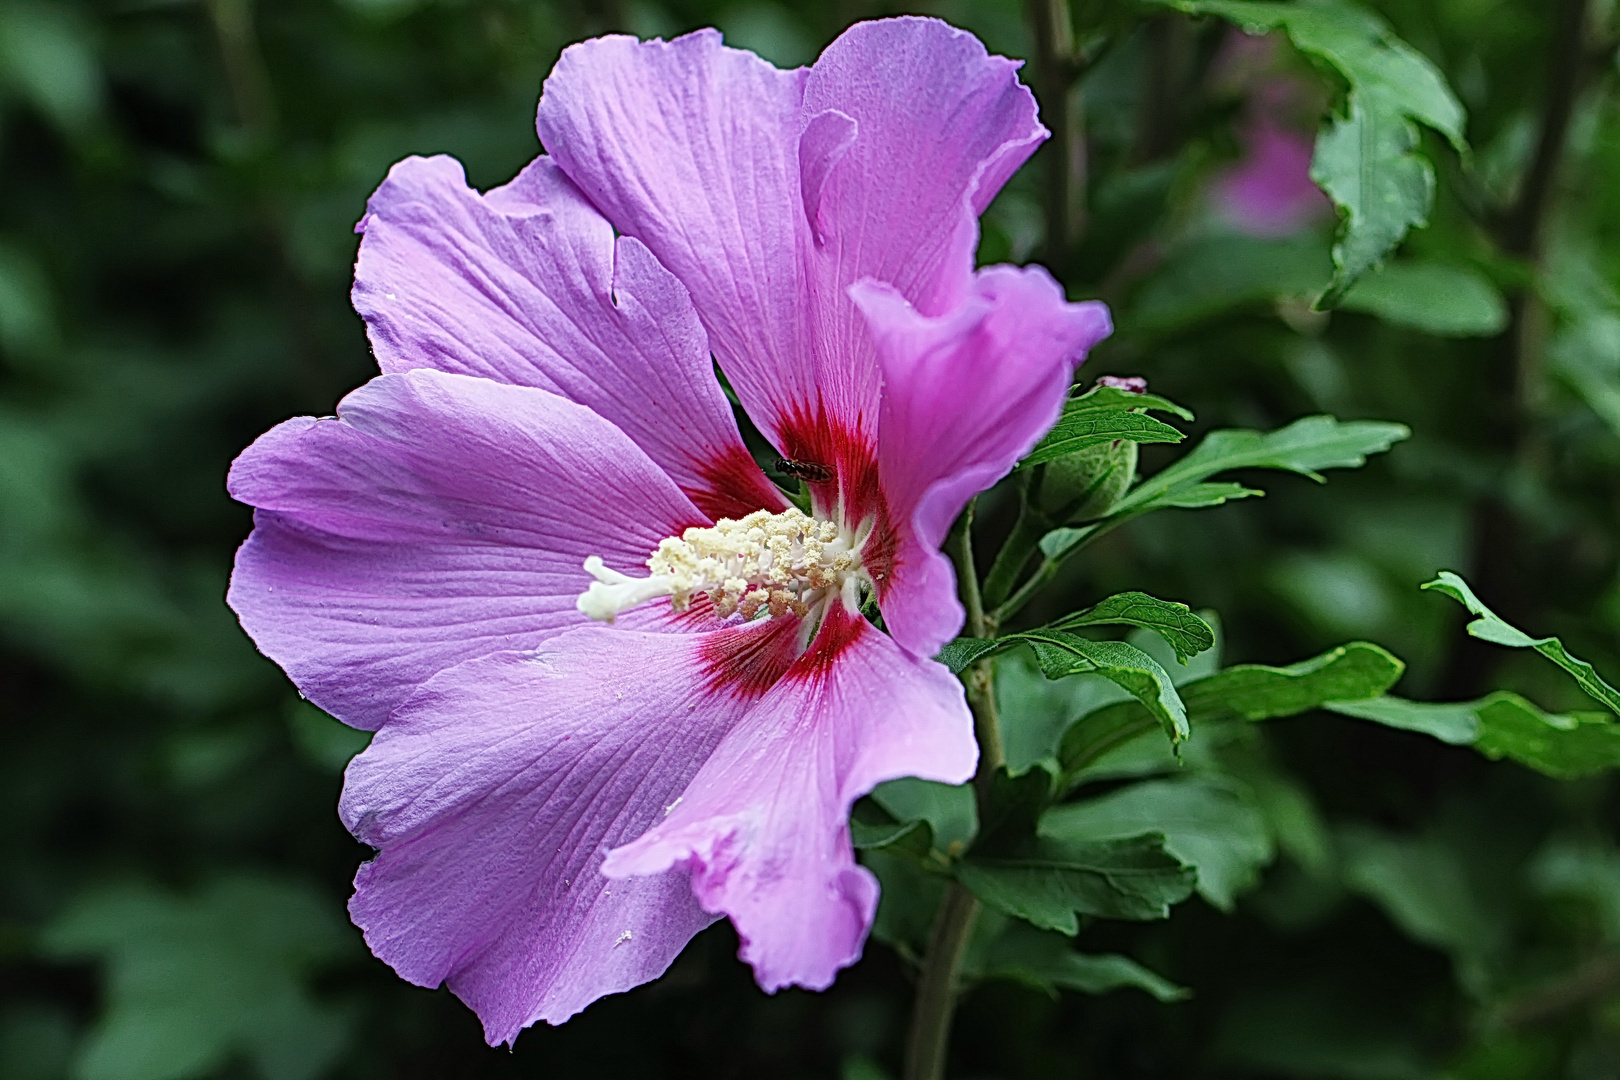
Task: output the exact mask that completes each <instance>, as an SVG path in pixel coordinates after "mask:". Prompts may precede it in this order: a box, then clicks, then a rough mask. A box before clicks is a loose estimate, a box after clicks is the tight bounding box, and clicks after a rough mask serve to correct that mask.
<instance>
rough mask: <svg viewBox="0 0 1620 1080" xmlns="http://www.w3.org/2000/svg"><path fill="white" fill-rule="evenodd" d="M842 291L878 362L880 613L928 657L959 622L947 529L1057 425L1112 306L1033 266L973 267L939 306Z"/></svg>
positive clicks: (888, 293) (868, 284)
mask: <svg viewBox="0 0 1620 1080" xmlns="http://www.w3.org/2000/svg"><path fill="white" fill-rule="evenodd" d="M850 295H851V296H852V297H853V299H854V302H855V303H856V304H858V305H859V306H860V309H861V311H862V312H863V313H864V315H865V316H866V319H867V322H868V324H869V325H870V327H871V333H872V336H873V338H874V339H875V340H876V342H877V349H878V356H879V359H880V361H881V363H882V366H883V381H884V390H883V408H882V415H881V420H880V423H879V428H878V431H879V440H878V467H879V472H880V475H881V480H882V486H883V490H884V492H885V493H886V495H887V497H888V500H889V505H890V507H891V511H892V513H893V515H894V517H895V519H896V520H897V522H898V523H899V532H900V538H899V545H898V552H897V555H896V559H895V568H894V572H893V580H892V582H891V583H890V588H889V589H888V590H887V591H886V592H885V593H884V594H883V595H882V597H881V601H882V605H883V617H884V621H885V623H886V624H887V626H888V628H889V632H890V633H891V634H893V635H894V638H895V640H896V641H898V642H899V643H900V644H901V645H902V646H903V647H905V648H906V649H907V650H909V651H910V652H912V653H913V654H914V655H918V656H932V655H933V654H934V653H936V652H938V651H939V648H940V646H942V645H944V644H945V642H947V641H949V640H950V639H951V637H952V636H954V635H955V633H956V632H957V630H958V629H959V628H960V627H961V625H962V609H961V605H960V604H959V603H958V602H957V600H956V589H955V583H954V582H955V578H954V575H953V573H952V571H951V567H950V564H949V562H948V561H946V559H945V558H944V556H942V555H941V554H940V553H939V551H938V548H939V545H940V543H941V542H942V541H943V540H944V538H945V533H946V532H947V531H948V530H949V529H950V526H951V522H952V521H953V520H955V518H956V515H957V514H959V513H961V511H962V508H963V507H964V506H966V505H967V501H968V499H970V498H971V497H972V496H973V495H974V494H975V493H977V492H980V491H983V490H984V489H985V488H987V487H989V486H990V485H991V484H993V483H995V482H996V481H997V480H998V479H1000V478H1001V477H1002V476H1004V475H1006V473H1007V472H1008V471H1009V470H1011V469H1012V467H1013V465H1014V464H1016V463H1017V461H1018V459H1019V458H1020V457H1022V456H1023V455H1024V454H1025V453H1027V452H1028V451H1029V449H1030V447H1032V446H1034V445H1035V443H1036V441H1037V440H1039V439H1040V437H1041V435H1042V434H1043V433H1045V431H1046V430H1047V429H1048V428H1049V427H1051V426H1052V423H1053V422H1054V421H1055V420H1056V419H1057V417H1058V414H1059V413H1060V412H1061V411H1062V408H1063V398H1064V395H1065V393H1066V391H1067V389H1068V386H1069V381H1070V379H1072V378H1073V375H1074V369H1075V367H1076V366H1077V365H1078V364H1079V363H1080V361H1081V360H1082V359H1083V358H1084V357H1085V354H1086V351H1087V350H1088V349H1090V348H1091V347H1092V346H1093V345H1095V344H1096V343H1097V342H1099V341H1101V340H1102V339H1103V338H1104V337H1106V336H1107V335H1108V333H1109V330H1110V325H1109V319H1108V311H1107V309H1106V308H1105V307H1103V305H1102V304H1100V303H1097V302H1095V301H1092V302H1089V303H1083V304H1071V303H1068V302H1066V301H1065V300H1064V297H1063V290H1062V288H1061V287H1060V286H1059V285H1058V284H1057V282H1055V281H1053V280H1052V278H1051V275H1049V274H1048V273H1047V272H1046V271H1045V270H1043V269H1041V268H1039V267H1031V268H1029V269H1022V270H1020V269H1016V268H1014V267H1010V266H994V267H990V268H988V269H985V270H982V271H980V272H979V273H978V274H977V275H976V276H975V278H974V281H973V289H972V293H971V294H970V296H969V297H968V299H966V300H965V301H964V302H963V303H962V304H961V305H960V306H959V307H957V308H956V309H955V310H954V311H952V312H950V313H949V314H947V315H944V316H941V317H938V318H931V317H929V316H927V315H924V314H923V313H921V312H920V311H918V310H917V309H916V308H914V307H913V306H911V305H910V304H908V303H906V301H905V299H904V297H902V296H901V295H900V293H899V292H898V291H896V290H895V289H894V288H893V287H891V286H889V285H887V284H881V283H878V282H873V281H863V282H860V283H857V284H856V285H855V286H854V287H852V288H851V290H850Z"/></svg>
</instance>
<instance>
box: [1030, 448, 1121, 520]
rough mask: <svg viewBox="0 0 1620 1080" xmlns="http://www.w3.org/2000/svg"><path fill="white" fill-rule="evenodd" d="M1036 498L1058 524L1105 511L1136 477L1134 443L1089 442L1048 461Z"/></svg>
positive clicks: (1093, 516)
mask: <svg viewBox="0 0 1620 1080" xmlns="http://www.w3.org/2000/svg"><path fill="white" fill-rule="evenodd" d="M1045 468H1046V472H1045V475H1043V476H1042V477H1041V480H1040V492H1039V494H1038V496H1037V502H1038V504H1039V506H1040V508H1041V510H1042V511H1043V512H1044V513H1045V514H1047V515H1048V516H1050V517H1051V518H1052V520H1053V521H1054V522H1058V523H1060V524H1078V523H1079V522H1082V521H1094V520H1095V519H1097V518H1100V517H1102V516H1103V515H1104V514H1107V513H1108V511H1110V510H1112V509H1113V508H1114V504H1115V503H1117V502H1119V500H1120V499H1121V498H1122V497H1123V496H1124V494H1125V492H1126V490H1127V489H1128V488H1129V487H1130V486H1131V481H1132V480H1134V479H1135V478H1136V444H1135V443H1134V442H1131V441H1130V440H1128V439H1115V440H1114V441H1113V442H1111V443H1104V444H1103V445H1101V446H1093V447H1091V448H1090V449H1087V450H1081V451H1079V452H1078V453H1074V454H1069V455H1068V456H1067V457H1061V458H1058V459H1057V460H1056V461H1051V462H1048V463H1047V464H1046V466H1045Z"/></svg>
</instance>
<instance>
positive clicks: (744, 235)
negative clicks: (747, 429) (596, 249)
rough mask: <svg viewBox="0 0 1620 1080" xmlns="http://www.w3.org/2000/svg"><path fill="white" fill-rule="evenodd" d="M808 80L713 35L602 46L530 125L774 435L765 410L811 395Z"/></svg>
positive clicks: (553, 83)
mask: <svg viewBox="0 0 1620 1080" xmlns="http://www.w3.org/2000/svg"><path fill="white" fill-rule="evenodd" d="M804 77H805V72H804V71H803V70H800V71H791V72H786V71H778V70H777V69H776V68H774V67H772V66H771V65H770V64H768V63H766V62H765V61H764V60H761V59H760V58H759V57H757V56H755V55H754V54H752V53H748V52H742V51H740V50H737V49H729V48H726V47H724V46H722V45H721V42H720V35H719V34H718V33H716V32H715V31H713V30H700V31H698V32H697V33H694V34H688V35H686V36H685V37H681V38H677V39H675V40H674V41H669V42H664V41H649V42H646V43H642V42H638V41H636V40H635V39H634V38H629V37H618V36H614V37H604V38H597V39H594V40H591V41H586V42H581V43H580V44H577V45H571V46H569V47H568V48H567V49H565V50H564V51H563V54H562V57H561V59H559V60H558V61H557V66H556V67H555V68H554V69H553V70H552V73H551V75H550V77H549V78H547V79H546V84H545V90H544V93H543V94H542V95H541V98H540V108H539V114H538V119H537V127H538V130H539V132H540V138H541V141H542V142H544V143H545V146H546V150H547V152H548V153H549V154H550V155H551V156H552V158H553V159H554V160H555V161H556V162H557V164H558V165H559V166H561V168H562V170H563V171H564V172H566V173H567V174H568V176H569V177H570V178H571V179H572V180H573V181H574V182H575V183H576V184H578V185H579V186H580V187H581V188H582V189H583V190H584V191H585V193H586V195H588V196H589V197H590V199H591V201H592V202H593V203H594V204H595V205H596V206H598V207H600V208H601V210H602V212H603V213H604V214H605V215H606V216H607V218H608V220H610V221H611V222H613V224H614V226H615V227H616V228H618V229H619V231H621V232H623V233H625V234H627V235H629V236H634V237H637V238H638V239H640V240H641V241H643V242H644V243H646V245H647V246H648V247H649V248H650V249H651V250H652V252H653V254H654V255H656V256H657V257H658V260H659V262H661V263H663V264H664V265H665V266H667V267H669V268H670V270H672V271H674V273H675V276H676V277H678V278H679V279H680V280H681V282H682V284H684V285H685V286H686V288H687V291H688V292H690V293H691V296H692V303H693V304H694V305H695V306H696V308H697V311H698V315H699V316H700V317H701V318H702V320H703V325H704V326H705V327H706V328H707V329H708V332H709V344H710V346H711V347H712V348H713V350H714V353H715V356H716V357H718V359H719V361H720V366H721V367H722V368H723V369H724V370H725V372H726V374H727V376H728V377H729V378H730V379H731V382H732V386H733V387H734V388H735V389H736V391H737V393H738V395H739V397H740V398H741V399H742V401H743V404H744V405H745V406H746V407H747V408H748V410H749V412H750V414H751V415H752V416H753V417H754V418H755V420H756V421H759V422H761V423H762V424H765V425H766V430H767V432H768V433H769V430H770V429H769V423H770V416H771V415H772V413H771V410H770V409H768V408H764V407H763V406H764V404H765V403H769V402H772V401H776V400H779V398H780V397H781V396H783V395H785V396H787V397H789V398H791V397H794V396H798V397H800V398H803V397H804V395H807V394H809V393H810V391H811V390H812V389H813V383H812V382H811V381H810V376H811V372H810V371H809V369H808V368H807V367H806V365H805V363H804V360H805V358H806V356H807V351H806V349H805V348H804V345H803V339H804V332H803V327H802V325H801V307H802V301H801V294H802V286H801V284H800V278H799V267H798V261H797V255H796V251H797V240H796V235H795V234H796V233H797V231H798V230H799V229H800V228H801V223H802V222H803V220H804V211H803V208H802V203H801V200H800V197H799V180H798V170H799V164H798V161H797V142H798V134H799V133H798V113H799V99H800V96H801V94H802V89H803V85H804Z"/></svg>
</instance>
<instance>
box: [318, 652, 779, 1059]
mask: <svg viewBox="0 0 1620 1080" xmlns="http://www.w3.org/2000/svg"><path fill="white" fill-rule="evenodd" d="M775 632H777V631H776V628H774V627H770V626H765V627H749V628H746V629H736V630H726V631H721V632H720V634H721V635H725V636H732V637H736V636H753V637H759V636H761V635H769V634H772V633H775ZM709 636H714V635H670V634H647V633H636V632H632V631H625V630H618V629H609V628H605V627H604V628H598V627H587V628H584V629H579V630H574V631H571V632H569V633H567V634H563V635H561V636H560V637H555V638H552V639H551V640H549V641H547V642H546V643H545V644H543V645H541V646H540V648H539V649H538V651H536V652H533V653H512V652H506V653H499V654H496V655H493V656H487V657H483V658H481V659H477V660H470V661H468V662H467V663H464V664H461V665H458V666H457V667H453V668H451V669H449V670H448V671H444V672H441V673H440V674H439V675H437V676H436V677H434V678H433V679H432V680H431V681H430V682H429V683H427V685H426V686H424V687H423V688H422V689H421V690H420V691H419V692H418V693H416V694H415V695H414V696H413V697H411V698H410V699H409V700H408V701H407V702H406V703H405V704H404V705H403V706H402V707H401V708H400V709H399V710H398V712H396V713H395V715H394V717H393V719H391V720H390V722H389V723H388V724H387V726H385V727H384V728H383V729H382V730H381V731H380V732H378V734H377V736H376V738H374V739H373V740H372V742H371V746H370V747H369V748H368V749H367V750H366V751H365V752H364V753H362V754H361V755H360V756H359V757H357V758H356V759H355V760H354V762H353V763H352V764H351V765H350V766H349V769H348V774H347V776H346V778H345V783H344V789H343V801H342V806H341V810H342V815H343V820H344V822H345V824H347V825H348V826H349V829H350V831H352V832H353V833H354V834H355V836H356V837H358V838H359V839H361V840H363V841H364V842H366V843H368V844H371V845H372V846H373V847H377V848H380V849H381V851H380V852H379V854H378V855H377V857H376V859H375V860H374V861H372V862H370V863H367V864H366V865H364V866H362V867H361V868H360V873H359V875H358V876H357V877H356V879H355V889H356V891H355V895H354V899H353V900H352V901H350V904H349V911H350V913H351V914H352V915H353V917H354V921H355V923H356V924H357V925H359V926H360V927H361V928H362V929H363V930H364V931H365V934H366V942H367V944H369V945H370V946H371V949H372V951H373V952H374V953H376V954H377V956H378V957H379V958H381V959H382V960H384V961H385V962H387V963H388V964H390V965H392V966H393V968H394V969H395V970H396V971H398V972H399V974H400V975H401V976H403V977H404V978H405V979H408V980H409V981H411V982H413V983H416V984H417V985H419V986H430V987H431V986H438V985H439V984H440V983H441V982H448V983H449V986H450V989H451V990H453V991H454V992H455V993H456V995H457V996H458V997H460V998H461V999H462V1000H463V1001H465V1002H466V1003H467V1004H468V1005H469V1006H471V1007H472V1008H473V1009H474V1010H475V1011H476V1012H477V1013H478V1015H479V1017H480V1018H481V1019H482V1020H483V1022H484V1031H485V1035H486V1037H487V1038H488V1040H489V1042H490V1043H491V1044H492V1045H493V1044H495V1043H500V1042H510V1041H511V1040H512V1039H513V1038H514V1037H516V1035H517V1033H518V1032H519V1031H520V1030H522V1029H523V1028H524V1027H527V1026H528V1025H529V1024H532V1023H534V1022H535V1021H536V1020H544V1021H546V1022H548V1023H553V1024H558V1023H561V1022H563V1021H564V1020H566V1019H568V1018H569V1017H570V1016H572V1015H573V1014H575V1013H577V1012H579V1011H580V1010H581V1009H583V1008H584V1007H585V1006H586V1005H589V1004H590V1003H591V1002H592V1001H595V1000H596V999H597V998H599V997H602V996H603V995H605V994H613V993H618V992H620V991H623V990H628V989H629V988H631V987H633V986H637V985H639V984H641V983H644V982H647V981H649V980H651V979H655V978H657V977H658V976H659V975H660V974H661V973H662V972H663V971H664V969H665V968H667V967H668V966H669V964H670V962H671V961H673V960H674V959H675V957H676V955H677V954H678V953H679V952H680V951H681V948H682V947H683V946H684V945H685V944H686V942H687V941H688V940H689V939H690V938H691V937H692V935H693V934H695V933H696V932H697V931H698V930H701V929H702V928H703V927H704V926H706V925H708V924H709V923H710V922H712V921H713V916H711V915H708V914H706V913H705V912H704V911H703V910H702V909H701V908H700V907H699V906H698V905H697V903H696V902H695V901H694V899H693V897H692V892H691V888H690V886H689V885H688V883H687V881H686V877H685V875H682V874H663V875H654V876H650V877H643V878H638V879H636V880H634V881H613V882H610V881H608V880H607V879H606V878H604V877H603V876H602V874H601V873H600V871H599V866H600V862H601V859H602V853H603V852H604V851H606V850H608V849H609V848H612V847H614V846H616V845H619V844H622V843H624V842H625V841H627V840H631V839H634V838H635V837H636V836H638V835H640V834H641V833H642V832H643V831H645V830H646V829H647V827H648V826H650V825H653V824H654V823H656V822H659V821H661V820H663V819H664V815H665V813H666V808H667V807H669V806H670V805H671V804H672V803H675V802H676V800H677V799H678V798H679V797H680V794H681V792H682V791H683V790H685V788H686V786H687V784H688V782H689V781H690V780H691V779H692V777H693V776H694V775H695V774H696V773H697V771H698V769H699V767H700V766H701V765H702V764H703V762H704V760H705V759H706V758H708V757H709V755H710V754H711V752H712V751H713V749H714V747H715V746H716V745H717V744H718V743H719V741H720V739H721V738H722V737H723V736H724V735H725V733H726V732H727V731H728V730H730V729H731V728H732V727H733V726H734V725H735V723H736V722H737V720H738V718H739V716H740V715H741V714H742V712H743V711H744V710H745V709H746V707H747V701H748V699H747V698H746V697H744V696H739V695H736V694H730V693H718V694H716V693H713V692H711V691H710V690H709V689H707V687H706V669H705V666H704V664H703V662H702V659H701V656H700V653H701V650H702V648H703V646H704V644H705V640H706V638H707V637H709Z"/></svg>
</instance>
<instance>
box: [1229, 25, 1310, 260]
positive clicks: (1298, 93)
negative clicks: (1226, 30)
mask: <svg viewBox="0 0 1620 1080" xmlns="http://www.w3.org/2000/svg"><path fill="white" fill-rule="evenodd" d="M1215 80H1216V82H1217V85H1224V87H1225V88H1228V89H1230V90H1231V91H1233V92H1236V93H1238V94H1241V95H1242V96H1243V98H1244V99H1245V100H1244V107H1243V116H1242V119H1241V120H1240V122H1239V125H1238V139H1239V140H1240V141H1241V142H1242V144H1243V155H1242V157H1241V158H1239V160H1238V162H1237V164H1236V165H1234V166H1232V167H1231V168H1229V169H1226V170H1225V171H1223V172H1221V173H1220V174H1219V175H1217V177H1216V178H1215V180H1214V182H1213V183H1212V184H1211V186H1210V200H1211V203H1212V205H1213V208H1214V211H1215V214H1216V216H1217V217H1219V218H1220V219H1221V220H1222V221H1224V222H1225V223H1226V224H1228V225H1229V226H1231V227H1232V228H1234V229H1236V230H1237V231H1239V232H1244V233H1248V234H1250V235H1252V236H1286V235H1288V234H1289V233H1294V232H1298V231H1299V230H1300V229H1303V228H1306V227H1308V226H1310V225H1312V224H1314V223H1315V222H1318V221H1320V220H1322V219H1324V218H1326V217H1327V216H1328V214H1329V212H1330V210H1331V205H1330V204H1329V202H1328V200H1327V197H1326V196H1325V195H1323V194H1322V192H1321V190H1320V189H1319V188H1318V187H1317V186H1316V185H1315V184H1314V183H1312V182H1311V152H1312V146H1313V143H1314V136H1313V134H1312V132H1311V128H1310V121H1309V117H1310V116H1312V115H1314V113H1315V108H1314V102H1312V101H1310V98H1311V96H1312V95H1311V89H1310V87H1309V86H1308V85H1307V84H1306V83H1304V82H1303V81H1301V80H1300V79H1297V78H1295V77H1293V76H1292V75H1289V74H1287V73H1285V72H1280V71H1279V69H1278V62H1277V40H1276V39H1275V38H1274V37H1270V36H1267V37H1252V36H1250V35H1248V34H1243V33H1239V32H1237V31H1234V32H1233V33H1232V35H1231V36H1230V37H1229V38H1228V39H1227V43H1226V45H1225V46H1224V47H1223V49H1222V55H1221V57H1220V58H1218V59H1217V61H1216V65H1215Z"/></svg>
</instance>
